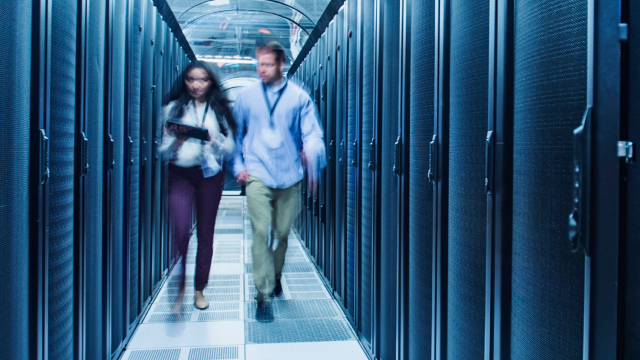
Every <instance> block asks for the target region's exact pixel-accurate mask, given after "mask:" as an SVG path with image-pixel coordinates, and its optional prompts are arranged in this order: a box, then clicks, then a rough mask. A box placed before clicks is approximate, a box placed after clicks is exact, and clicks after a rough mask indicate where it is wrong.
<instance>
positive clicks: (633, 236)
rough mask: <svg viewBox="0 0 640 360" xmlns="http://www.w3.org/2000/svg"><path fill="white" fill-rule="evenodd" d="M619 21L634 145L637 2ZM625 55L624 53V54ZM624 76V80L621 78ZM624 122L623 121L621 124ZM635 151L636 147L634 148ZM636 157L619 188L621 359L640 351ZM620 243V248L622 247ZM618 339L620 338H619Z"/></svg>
mask: <svg viewBox="0 0 640 360" xmlns="http://www.w3.org/2000/svg"><path fill="white" fill-rule="evenodd" d="M623 4H624V6H623V14H624V15H623V20H622V22H626V23H628V24H629V41H628V44H627V45H623V49H624V52H623V58H622V61H623V69H626V74H625V73H624V72H623V74H622V77H621V79H622V81H623V83H622V84H623V87H622V92H623V94H624V95H623V96H624V98H623V102H622V104H623V117H622V121H623V130H626V134H625V133H624V132H623V133H622V136H623V139H624V140H629V141H633V142H634V144H636V145H635V146H636V149H638V147H637V146H639V145H638V144H640V124H639V123H638V121H637V119H638V118H639V117H640V103H638V101H634V100H633V99H637V98H638V96H640V66H639V65H640V64H638V62H637V61H635V60H634V59H637V57H638V56H640V37H638V36H639V35H640V32H639V31H638V30H639V29H640V28H638V26H639V25H640V6H639V5H640V4H638V3H637V2H634V1H623ZM625 55H626V56H625ZM625 79H626V81H625ZM625 123H626V124H625ZM636 151H637V150H636ZM638 166H639V164H638V160H636V162H634V163H632V164H628V165H626V174H622V176H623V181H624V176H625V175H626V185H625V184H624V182H623V188H625V187H626V194H625V193H624V192H623V193H622V197H621V200H622V201H623V202H622V204H621V205H622V207H621V209H622V211H623V213H622V216H625V215H624V212H625V211H626V218H624V217H623V221H624V222H623V224H624V227H623V228H622V232H623V234H624V235H623V236H624V237H621V240H623V244H624V245H623V244H621V251H620V254H625V255H623V256H622V257H621V259H620V262H621V268H620V269H621V271H620V273H621V274H623V276H622V277H621V279H620V283H621V285H622V288H623V292H622V294H624V295H622V296H623V297H622V299H621V307H620V310H619V313H618V314H619V316H618V321H619V322H620V324H619V326H618V334H619V335H618V339H619V342H620V343H621V344H620V345H619V346H621V347H622V349H619V353H618V356H623V358H624V359H633V357H634V356H636V354H640V336H638V334H640V331H638V329H640V309H638V306H636V304H639V303H640V271H639V269H638V265H637V264H638V262H637V259H639V258H640V206H638V202H637V201H636V200H637V199H640V172H639V167H638ZM623 246H624V247H623ZM620 340H621V341H620Z"/></svg>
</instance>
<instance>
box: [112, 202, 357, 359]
mask: <svg viewBox="0 0 640 360" xmlns="http://www.w3.org/2000/svg"><path fill="white" fill-rule="evenodd" d="M247 214H248V212H247V211H246V200H245V198H244V197H237V196H225V197H223V199H222V202H221V205H220V210H219V213H218V220H217V224H216V233H215V237H214V252H213V265H212V267H211V273H210V275H209V285H208V286H207V288H206V289H205V291H204V294H205V297H206V298H207V299H208V300H209V302H210V306H209V308H208V309H206V310H204V311H201V310H198V309H196V308H195V307H194V306H193V291H194V290H193V281H194V279H193V275H194V272H195V250H196V246H197V243H196V241H197V240H196V238H195V236H194V237H192V240H191V243H190V244H189V254H188V256H187V270H186V271H187V274H186V279H187V289H190V290H187V293H186V296H185V297H184V302H183V305H182V308H181V311H180V312H177V313H176V312H174V311H173V304H174V302H175V298H176V294H177V292H178V286H179V282H178V281H177V279H178V277H177V275H178V273H177V272H178V271H181V270H179V269H180V268H181V267H180V266H176V267H175V269H176V270H174V271H173V273H172V274H170V276H169V278H168V279H167V281H166V282H165V283H164V285H163V288H162V290H161V291H160V293H159V294H158V296H157V297H156V298H155V299H154V300H153V303H152V305H151V308H150V309H149V312H148V313H147V315H146V316H145V318H144V321H143V323H142V324H140V325H139V326H138V328H137V330H136V332H135V334H134V335H133V337H132V339H131V342H130V343H129V345H128V347H127V350H126V351H125V352H124V353H123V356H122V358H121V359H123V360H136V359H137V360H142V359H145V360H146V359H162V360H187V359H188V360H209V359H212V360H213V359H216V360H218V359H246V360H254V359H256V360H257V359H261V360H269V359H278V360H281V359H287V360H289V359H292V360H294V359H300V360H303V359H304V360H315V359H318V360H320V359H323V360H325V359H327V358H329V359H331V360H341V359H344V360H365V359H367V356H366V355H365V353H364V351H363V350H362V348H361V346H360V344H359V342H358V341H357V340H356V336H355V334H354V332H353V330H352V328H351V326H350V325H349V323H348V322H347V320H346V319H345V317H344V315H343V313H342V311H340V308H339V305H338V303H337V302H336V301H335V300H334V299H333V298H332V297H331V296H330V295H329V292H327V289H326V288H325V286H324V284H323V282H322V281H321V280H320V277H319V275H318V273H317V272H316V269H315V267H314V266H313V264H312V263H311V262H310V261H309V259H308V258H307V255H306V253H305V252H304V250H303V249H302V246H301V244H300V242H299V241H298V240H297V238H296V237H295V236H294V235H293V234H292V235H291V236H290V237H289V248H288V251H287V257H286V263H285V267H284V270H283V278H282V286H283V289H284V291H283V294H282V295H281V296H280V298H277V299H272V309H273V313H274V318H275V320H274V321H273V322H271V323H261V322H257V321H256V320H255V308H256V302H255V300H253V297H254V296H255V287H254V284H253V278H252V275H251V264H252V259H251V242H252V239H251V224H250V222H249V218H248V215H247Z"/></svg>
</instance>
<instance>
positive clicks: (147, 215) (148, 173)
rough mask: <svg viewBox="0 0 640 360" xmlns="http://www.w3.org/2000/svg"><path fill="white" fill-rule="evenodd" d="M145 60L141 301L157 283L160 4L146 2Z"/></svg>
mask: <svg viewBox="0 0 640 360" xmlns="http://www.w3.org/2000/svg"><path fill="white" fill-rule="evenodd" d="M144 3H145V6H144V12H143V13H144V20H143V30H142V32H143V35H142V50H141V51H142V54H141V56H142V58H141V59H142V63H141V68H140V71H141V78H140V85H141V86H140V93H141V94H140V230H139V234H140V250H139V251H140V277H141V279H140V284H141V286H142V287H141V289H140V303H141V304H145V303H146V302H147V300H148V299H149V297H150V295H151V291H152V287H153V283H152V281H151V270H152V269H151V257H152V248H153V244H152V239H153V232H152V227H151V224H152V218H151V215H152V213H153V210H152V203H153V202H152V201H153V199H152V197H153V195H152V194H153V183H152V180H153V163H154V161H153V137H154V136H153V80H154V77H155V74H154V71H153V65H154V64H153V63H154V61H153V55H154V49H155V40H154V39H155V31H156V24H155V20H156V8H155V7H154V6H153V5H152V4H151V3H150V2H144Z"/></svg>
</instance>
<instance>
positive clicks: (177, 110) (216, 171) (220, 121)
mask: <svg viewBox="0 0 640 360" xmlns="http://www.w3.org/2000/svg"><path fill="white" fill-rule="evenodd" d="M179 79H184V82H180V81H176V83H174V85H173V89H172V92H171V94H173V97H165V104H166V105H165V108H164V122H163V124H164V126H163V130H164V137H163V143H162V147H161V151H163V152H165V153H166V154H168V157H169V161H170V163H169V207H170V214H171V218H172V221H173V230H174V239H175V240H176V245H177V248H178V251H179V252H180V255H182V270H183V271H182V275H181V276H182V281H181V286H180V293H179V299H180V300H181V299H182V297H183V295H184V275H185V266H186V259H187V249H188V247H189V234H190V231H191V211H192V206H193V202H194V200H195V204H196V212H197V214H196V215H197V221H198V223H197V234H198V250H197V256H196V276H195V286H196V293H195V306H196V308H198V309H206V308H207V307H209V302H208V301H207V299H205V297H204V295H203V294H202V291H203V290H204V288H205V286H207V282H208V280H209V270H210V269H211V260H212V256H213V233H214V228H215V224H216V216H217V212H218V205H219V204H220V198H221V197H222V190H223V188H224V170H223V169H222V164H223V162H224V160H225V158H228V157H230V156H232V154H233V152H234V148H235V142H234V134H235V130H236V123H235V121H234V119H233V115H232V113H231V110H230V109H229V106H228V100H227V99H226V98H224V96H223V94H222V92H221V91H220V87H219V86H218V81H217V77H216V76H215V74H214V71H213V69H212V68H211V66H210V65H209V64H208V63H206V62H202V61H196V62H192V63H191V64H190V65H189V67H187V69H185V71H184V72H183V74H182V77H181V78H179ZM186 125H188V126H192V127H198V128H202V129H206V130H207V131H208V134H206V136H205V137H203V138H204V139H205V140H200V139H197V138H194V137H190V136H189V133H188V130H189V128H188V127H186ZM180 302H181V301H178V302H177V303H176V305H179V303H180Z"/></svg>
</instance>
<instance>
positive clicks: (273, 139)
mask: <svg viewBox="0 0 640 360" xmlns="http://www.w3.org/2000/svg"><path fill="white" fill-rule="evenodd" d="M287 84H288V83H285V84H284V86H283V87H282V89H280V91H279V92H278V98H277V99H276V102H275V103H274V104H273V107H272V106H271V103H270V102H269V97H268V96H267V86H266V85H265V84H264V83H262V91H263V94H264V101H265V103H266V104H267V109H269V120H270V122H269V128H268V129H263V131H262V140H263V141H264V143H265V144H267V146H268V147H269V148H271V149H278V148H280V147H281V146H282V141H283V139H282V133H281V132H279V131H277V130H276V126H275V123H274V122H273V112H274V111H275V110H276V107H277V106H278V102H280V98H281V97H282V93H284V90H285V89H286V87H287Z"/></svg>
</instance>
